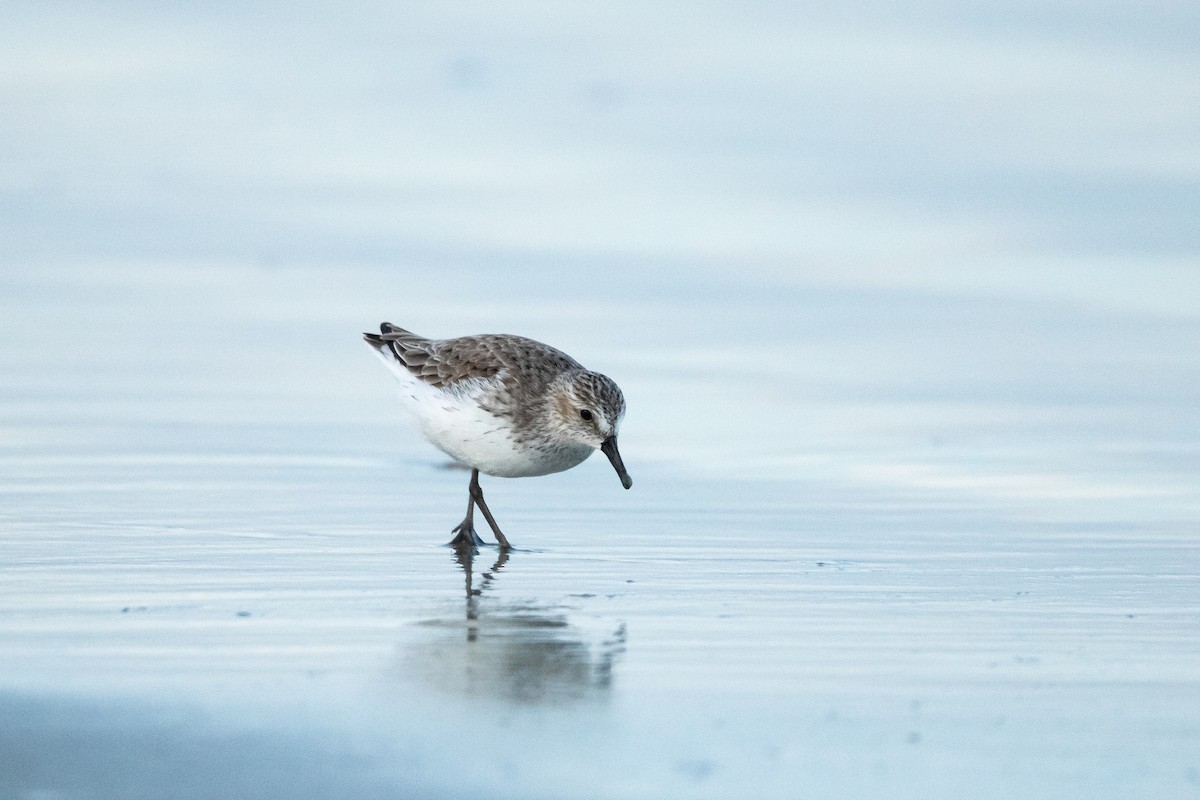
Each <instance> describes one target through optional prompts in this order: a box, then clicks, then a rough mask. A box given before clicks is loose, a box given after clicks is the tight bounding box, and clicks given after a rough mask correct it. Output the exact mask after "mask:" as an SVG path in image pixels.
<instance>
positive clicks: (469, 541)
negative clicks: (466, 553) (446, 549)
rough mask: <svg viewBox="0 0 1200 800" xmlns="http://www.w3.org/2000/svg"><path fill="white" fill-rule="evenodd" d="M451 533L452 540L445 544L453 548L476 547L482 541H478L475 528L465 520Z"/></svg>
mask: <svg viewBox="0 0 1200 800" xmlns="http://www.w3.org/2000/svg"><path fill="white" fill-rule="evenodd" d="M451 533H453V534H454V538H453V539H451V540H450V541H449V542H447V543H446V544H449V545H451V546H453V547H462V546H463V545H467V546H469V547H476V546H478V545H481V544H483V539H480V538H479V534H477V533H476V532H475V526H474V525H472V524H471V523H470V522H467V521H466V520H463V522H462V523H460V524H459V526H458V527H457V528H455V529H454V530H452V531H451Z"/></svg>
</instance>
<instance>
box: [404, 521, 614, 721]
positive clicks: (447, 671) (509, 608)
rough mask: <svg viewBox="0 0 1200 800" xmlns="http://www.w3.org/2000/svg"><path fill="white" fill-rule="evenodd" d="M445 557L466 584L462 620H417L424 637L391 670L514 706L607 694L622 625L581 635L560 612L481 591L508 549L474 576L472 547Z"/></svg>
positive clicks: (597, 697)
mask: <svg viewBox="0 0 1200 800" xmlns="http://www.w3.org/2000/svg"><path fill="white" fill-rule="evenodd" d="M453 558H454V561H455V563H456V564H457V565H458V566H459V567H460V568H461V569H462V571H463V576H464V579H465V583H466V597H465V603H466V613H465V618H464V616H458V617H457V618H445V619H431V620H426V621H425V622H424V623H422V624H423V626H425V627H426V628H428V629H430V635H428V636H422V637H420V638H419V639H418V640H417V641H414V642H412V643H411V644H410V646H408V647H406V648H405V651H404V652H403V653H402V654H401V657H400V659H399V662H398V663H397V665H396V666H397V669H398V670H400V671H401V672H403V673H407V676H410V677H413V678H417V679H418V680H420V682H421V683H423V684H426V685H428V686H431V687H432V688H435V689H437V690H438V691H444V692H449V693H452V694H459V695H467V696H471V697H489V698H492V699H496V700H502V701H506V702H511V703H517V704H522V705H549V704H562V703H571V702H579V701H588V700H602V699H603V698H604V697H606V696H607V695H608V693H609V690H610V689H611V687H612V680H613V668H614V665H615V664H616V662H617V660H618V658H619V657H620V655H621V653H622V652H623V651H624V644H625V626H624V624H619V625H616V626H612V625H607V626H605V629H604V631H606V632H607V635H604V633H601V634H600V635H599V636H589V635H588V632H586V631H584V630H581V629H580V628H579V627H577V626H576V625H573V624H572V623H571V622H570V621H568V619H567V616H566V613H564V612H563V611H560V610H556V609H554V608H550V607H539V606H537V605H534V604H508V605H505V604H503V603H501V602H499V599H498V598H496V597H494V596H492V597H489V594H492V591H491V590H492V589H493V588H494V587H495V584H496V581H497V580H498V577H499V575H500V573H501V571H502V570H504V568H505V566H506V565H507V564H508V563H509V560H510V558H512V556H511V555H510V553H509V552H501V553H500V554H499V556H498V557H497V558H496V559H495V561H493V562H492V563H491V565H490V566H489V567H487V568H485V569H482V570H481V571H480V572H479V573H478V574H476V569H477V563H476V562H477V561H478V560H479V550H478V548H477V547H474V546H469V545H466V546H456V547H455V548H454V556H453ZM517 558H518V559H519V558H520V556H519V554H518V555H517ZM597 640H599V641H597Z"/></svg>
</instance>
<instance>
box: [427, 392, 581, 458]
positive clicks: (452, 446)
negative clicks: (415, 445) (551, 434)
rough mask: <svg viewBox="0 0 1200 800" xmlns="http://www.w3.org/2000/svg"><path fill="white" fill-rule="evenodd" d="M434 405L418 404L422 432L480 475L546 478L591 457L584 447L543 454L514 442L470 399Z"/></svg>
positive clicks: (494, 418)
mask: <svg viewBox="0 0 1200 800" xmlns="http://www.w3.org/2000/svg"><path fill="white" fill-rule="evenodd" d="M439 401H440V402H437V403H434V404H429V403H428V402H423V403H421V405H420V408H419V409H416V411H417V414H416V416H417V421H418V423H419V425H420V428H421V432H422V433H423V434H424V435H425V438H426V439H428V440H429V442H430V443H431V444H433V445H434V446H435V447H437V448H438V449H439V450H441V451H442V452H443V453H445V454H446V455H448V456H450V457H451V458H453V459H455V460H457V461H461V462H462V463H463V464H466V465H468V466H471V467H474V468H475V469H478V470H479V471H480V472H482V473H484V474H485V475H496V476H499V477H502V478H527V477H533V476H536V475H549V474H550V473H552V472H562V471H563V470H566V469H570V468H571V467H574V466H576V465H577V464H579V463H581V462H582V461H583V460H584V459H586V458H587V457H588V456H590V455H591V454H592V452H593V450H592V448H590V447H587V446H586V445H582V446H576V447H565V448H564V447H555V448H549V449H548V448H544V447H539V446H537V445H536V444H535V443H534V442H518V441H517V440H516V439H515V438H514V436H513V431H512V428H511V427H510V426H509V424H508V422H507V421H506V420H505V419H502V418H500V417H497V416H495V415H493V414H491V413H488V412H487V411H484V410H483V409H482V408H480V407H479V406H478V405H477V404H476V403H474V402H472V401H470V400H469V399H466V398H463V399H462V400H461V401H460V400H459V399H458V398H446V397H443V398H439Z"/></svg>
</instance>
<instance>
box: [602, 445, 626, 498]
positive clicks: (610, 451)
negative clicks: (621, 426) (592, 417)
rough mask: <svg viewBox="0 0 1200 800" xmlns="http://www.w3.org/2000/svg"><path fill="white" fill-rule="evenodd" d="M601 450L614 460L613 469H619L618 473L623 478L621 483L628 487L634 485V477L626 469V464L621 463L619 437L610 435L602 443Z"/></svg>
mask: <svg viewBox="0 0 1200 800" xmlns="http://www.w3.org/2000/svg"><path fill="white" fill-rule="evenodd" d="M600 450H601V452H603V453H604V455H606V456H608V460H609V461H611V462H612V465H613V469H615V470H616V471H617V475H618V476H619V477H620V478H621V485H622V486H624V487H625V488H626V489H628V488H629V487H630V486H633V478H631V477H629V473H628V472H626V471H625V465H624V464H623V463H621V453H620V451H618V450H617V437H616V436H610V437H608V438H607V439H605V440H604V443H603V444H601V445H600Z"/></svg>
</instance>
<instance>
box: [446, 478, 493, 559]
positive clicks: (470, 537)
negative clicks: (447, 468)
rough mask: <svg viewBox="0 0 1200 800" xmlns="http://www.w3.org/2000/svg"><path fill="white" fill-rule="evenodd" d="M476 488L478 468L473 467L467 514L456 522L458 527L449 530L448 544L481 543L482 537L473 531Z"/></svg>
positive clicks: (477, 485)
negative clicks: (451, 535) (450, 535)
mask: <svg viewBox="0 0 1200 800" xmlns="http://www.w3.org/2000/svg"><path fill="white" fill-rule="evenodd" d="M478 490H479V470H477V469H473V470H471V486H470V489H469V490H468V491H467V516H466V517H465V518H464V519H463V521H462V522H460V523H458V527H456V528H455V529H454V530H452V531H451V533H453V534H454V538H453V539H451V540H450V541H449V544H450V545H453V546H454V547H463V546H466V547H474V546H475V545H478V544H483V539H480V538H479V534H477V533H475V492H477V491H478ZM480 508H483V505H482V504H480ZM483 513H484V514H487V510H486V509H485V510H484V512H483ZM489 517H490V515H489ZM489 522H490V519H489ZM493 527H494V526H493Z"/></svg>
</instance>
